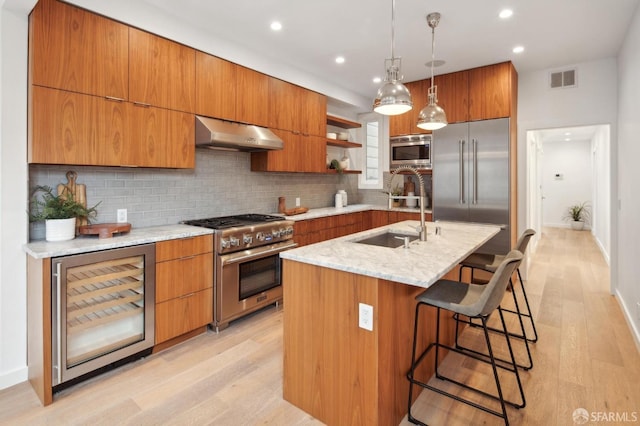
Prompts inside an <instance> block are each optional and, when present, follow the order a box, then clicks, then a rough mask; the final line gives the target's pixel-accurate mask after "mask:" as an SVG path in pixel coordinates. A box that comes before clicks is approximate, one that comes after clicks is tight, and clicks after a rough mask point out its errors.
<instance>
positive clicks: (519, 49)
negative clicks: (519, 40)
mask: <svg viewBox="0 0 640 426" xmlns="http://www.w3.org/2000/svg"><path fill="white" fill-rule="evenodd" d="M522 52H524V47H522V46H516V47H514V48H513V53H522Z"/></svg>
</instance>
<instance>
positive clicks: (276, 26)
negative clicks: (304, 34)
mask: <svg viewBox="0 0 640 426" xmlns="http://www.w3.org/2000/svg"><path fill="white" fill-rule="evenodd" d="M271 29H272V30H273V31H280V30H281V29H282V24H281V23H280V22H278V21H273V22H272V23H271Z"/></svg>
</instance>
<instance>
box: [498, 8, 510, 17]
mask: <svg viewBox="0 0 640 426" xmlns="http://www.w3.org/2000/svg"><path fill="white" fill-rule="evenodd" d="M512 15H513V10H511V9H502V10H501V11H500V13H499V14H498V16H499V17H501V18H502V19H507V18H511V16H512Z"/></svg>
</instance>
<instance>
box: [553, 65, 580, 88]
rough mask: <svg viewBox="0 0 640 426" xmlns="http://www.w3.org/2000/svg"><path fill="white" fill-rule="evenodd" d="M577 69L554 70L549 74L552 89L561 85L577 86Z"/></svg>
mask: <svg viewBox="0 0 640 426" xmlns="http://www.w3.org/2000/svg"><path fill="white" fill-rule="evenodd" d="M577 85H578V83H577V81H576V70H575V68H574V69H570V70H564V71H554V72H551V73H550V74H549V86H550V87H551V88H552V89H557V88H559V87H576V86H577Z"/></svg>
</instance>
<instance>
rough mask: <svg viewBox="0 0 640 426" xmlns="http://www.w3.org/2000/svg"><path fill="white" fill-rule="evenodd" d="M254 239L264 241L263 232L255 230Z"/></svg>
mask: <svg viewBox="0 0 640 426" xmlns="http://www.w3.org/2000/svg"><path fill="white" fill-rule="evenodd" d="M256 240H258V241H264V232H257V233H256Z"/></svg>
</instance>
